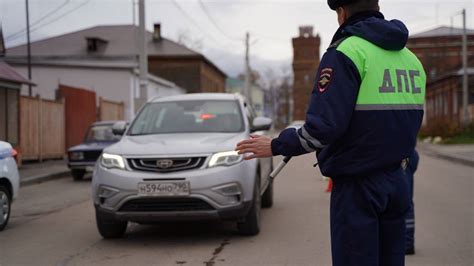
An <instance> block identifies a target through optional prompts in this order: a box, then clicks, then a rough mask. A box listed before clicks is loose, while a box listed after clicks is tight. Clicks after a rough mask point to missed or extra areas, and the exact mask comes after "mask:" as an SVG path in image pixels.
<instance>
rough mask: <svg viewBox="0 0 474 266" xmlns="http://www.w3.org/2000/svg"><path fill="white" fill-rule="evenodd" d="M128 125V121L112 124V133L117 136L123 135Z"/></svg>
mask: <svg viewBox="0 0 474 266" xmlns="http://www.w3.org/2000/svg"><path fill="white" fill-rule="evenodd" d="M127 126H128V123H127V122H123V121H122V122H117V123H115V124H114V125H113V126H112V133H113V134H114V135H117V136H123V134H124V133H125V131H126V130H127Z"/></svg>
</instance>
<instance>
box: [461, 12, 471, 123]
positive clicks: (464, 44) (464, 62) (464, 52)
mask: <svg viewBox="0 0 474 266" xmlns="http://www.w3.org/2000/svg"><path fill="white" fill-rule="evenodd" d="M462 23H463V36H462V68H463V78H462V109H463V114H464V116H463V117H464V119H463V126H465V127H467V126H468V124H469V122H470V117H469V110H468V104H469V92H468V86H467V85H468V84H467V83H468V77H467V75H468V73H467V29H466V9H463V10H462Z"/></svg>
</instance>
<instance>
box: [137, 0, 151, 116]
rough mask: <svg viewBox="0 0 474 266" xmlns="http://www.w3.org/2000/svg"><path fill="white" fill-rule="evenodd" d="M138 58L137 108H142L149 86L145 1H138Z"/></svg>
mask: <svg viewBox="0 0 474 266" xmlns="http://www.w3.org/2000/svg"><path fill="white" fill-rule="evenodd" d="M138 16H139V18H138V21H139V22H138V24H139V29H138V57H139V71H140V77H139V80H140V95H139V96H138V99H137V100H136V102H137V104H136V105H135V107H136V108H140V107H141V106H142V105H143V104H145V103H146V101H147V85H148V54H147V43H146V29H145V0H139V1H138Z"/></svg>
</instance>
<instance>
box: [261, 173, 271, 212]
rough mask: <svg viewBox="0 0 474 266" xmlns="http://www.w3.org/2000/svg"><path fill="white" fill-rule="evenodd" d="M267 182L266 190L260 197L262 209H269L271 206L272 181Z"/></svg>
mask: <svg viewBox="0 0 474 266" xmlns="http://www.w3.org/2000/svg"><path fill="white" fill-rule="evenodd" d="M269 182H270V183H269V184H268V186H267V189H266V190H265V192H264V193H263V195H262V208H271V207H272V206H273V180H270V181H269Z"/></svg>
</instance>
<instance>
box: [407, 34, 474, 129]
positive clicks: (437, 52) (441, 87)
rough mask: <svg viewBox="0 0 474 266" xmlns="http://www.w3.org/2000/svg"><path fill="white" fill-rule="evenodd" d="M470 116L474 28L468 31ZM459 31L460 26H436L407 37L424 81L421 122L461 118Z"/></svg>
mask: <svg viewBox="0 0 474 266" xmlns="http://www.w3.org/2000/svg"><path fill="white" fill-rule="evenodd" d="M467 32H468V73H469V78H468V80H469V82H468V89H469V110H470V119H471V120H472V119H473V118H474V30H468V31H467ZM462 33H463V30H462V29H460V28H450V27H438V28H436V29H433V30H429V31H426V32H422V33H419V34H415V35H413V36H411V37H410V40H409V42H408V48H410V50H411V51H413V52H414V53H415V54H416V55H417V56H418V58H419V59H420V61H421V62H422V63H423V66H424V68H425V71H426V74H427V77H428V84H427V93H426V108H425V111H426V114H425V125H428V126H431V125H434V124H437V123H439V122H446V121H449V122H450V123H454V124H459V122H461V121H462V115H463V112H462V74H463V69H462Z"/></svg>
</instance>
